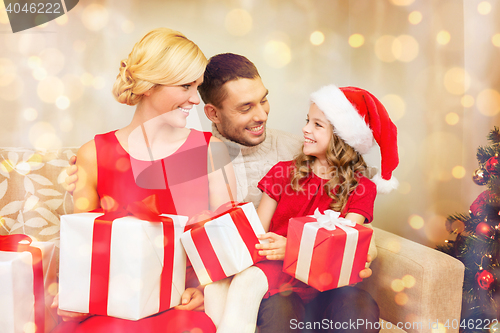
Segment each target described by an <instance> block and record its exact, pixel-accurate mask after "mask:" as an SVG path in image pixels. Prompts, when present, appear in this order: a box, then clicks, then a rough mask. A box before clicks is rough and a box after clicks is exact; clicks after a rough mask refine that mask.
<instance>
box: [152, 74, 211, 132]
mask: <svg viewBox="0 0 500 333" xmlns="http://www.w3.org/2000/svg"><path fill="white" fill-rule="evenodd" d="M202 82H203V76H201V77H199V78H198V79H197V80H196V81H193V82H190V83H186V84H182V85H176V86H156V87H154V88H152V89H151V90H150V91H148V92H147V93H146V94H145V95H146V96H147V97H148V98H147V99H148V102H149V103H148V104H149V106H150V107H151V108H152V111H153V115H156V116H161V118H162V119H163V121H165V122H166V123H168V124H170V125H171V126H172V127H185V126H186V118H187V116H189V112H190V111H191V110H192V108H193V106H194V105H197V104H199V103H200V98H199V96H198V86H199V85H200V84H201V83H202Z"/></svg>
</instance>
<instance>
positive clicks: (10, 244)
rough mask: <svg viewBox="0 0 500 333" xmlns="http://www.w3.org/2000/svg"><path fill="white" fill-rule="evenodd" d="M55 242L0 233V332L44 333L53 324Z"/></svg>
mask: <svg viewBox="0 0 500 333" xmlns="http://www.w3.org/2000/svg"><path fill="white" fill-rule="evenodd" d="M54 255H55V245H54V243H50V242H34V241H32V240H31V238H30V237H29V236H27V235H21V234H16V235H9V236H0V285H1V286H2V287H1V288H0V332H2V333H24V332H36V333H44V332H49V331H51V330H52V329H53V328H54V327H55V326H56V325H57V313H56V310H55V309H52V308H51V307H50V306H51V304H52V301H53V300H54V296H55V293H56V291H57V284H56V269H57V267H56V263H55V259H54Z"/></svg>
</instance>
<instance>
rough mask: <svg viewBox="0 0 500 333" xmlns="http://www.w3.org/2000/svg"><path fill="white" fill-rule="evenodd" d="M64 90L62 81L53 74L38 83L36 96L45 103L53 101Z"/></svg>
mask: <svg viewBox="0 0 500 333" xmlns="http://www.w3.org/2000/svg"><path fill="white" fill-rule="evenodd" d="M63 92H64V85H63V83H62V81H61V80H60V79H59V78H57V77H54V76H49V77H47V78H46V79H45V80H42V81H40V82H39V83H38V88H37V94H38V97H39V98H40V99H41V100H42V101H44V102H45V103H55V102H56V99H57V98H58V97H59V96H61V95H62V94H63Z"/></svg>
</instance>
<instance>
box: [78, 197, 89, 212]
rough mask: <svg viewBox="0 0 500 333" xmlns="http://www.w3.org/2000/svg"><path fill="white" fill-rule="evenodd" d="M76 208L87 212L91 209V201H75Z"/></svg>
mask: <svg viewBox="0 0 500 333" xmlns="http://www.w3.org/2000/svg"><path fill="white" fill-rule="evenodd" d="M75 208H77V209H79V210H87V209H88V208H89V199H87V198H84V197H80V198H78V199H76V200H75Z"/></svg>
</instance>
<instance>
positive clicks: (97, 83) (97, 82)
mask: <svg viewBox="0 0 500 333" xmlns="http://www.w3.org/2000/svg"><path fill="white" fill-rule="evenodd" d="M105 85H106V80H104V78H103V77H101V76H96V77H94V78H93V80H92V86H93V87H94V88H95V89H102V88H104V86H105Z"/></svg>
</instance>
